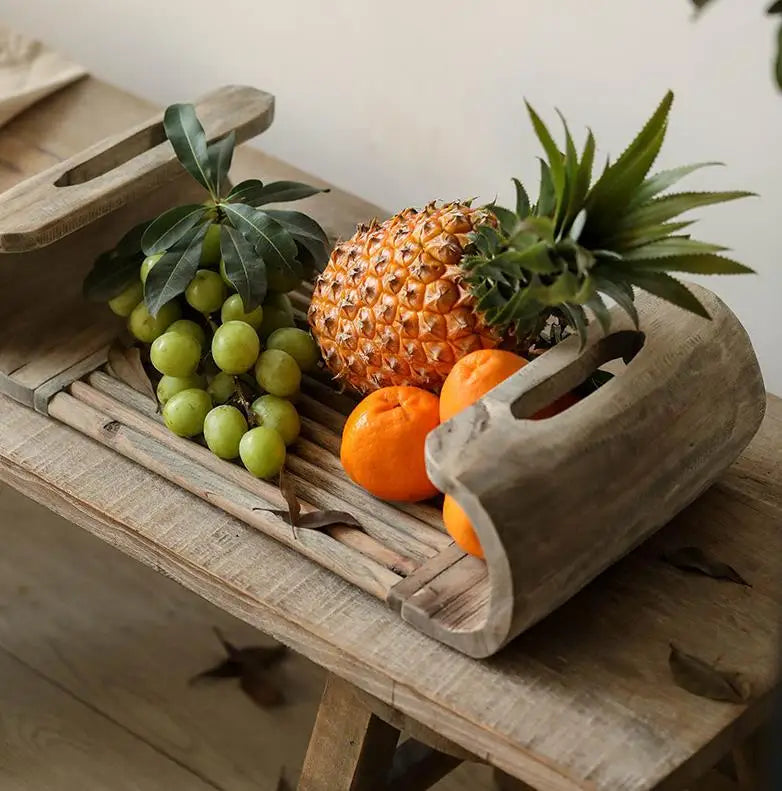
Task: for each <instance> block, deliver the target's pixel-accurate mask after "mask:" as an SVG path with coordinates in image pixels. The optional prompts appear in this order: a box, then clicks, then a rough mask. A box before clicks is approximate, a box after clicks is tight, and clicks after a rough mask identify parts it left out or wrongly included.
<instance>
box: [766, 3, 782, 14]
mask: <svg viewBox="0 0 782 791" xmlns="http://www.w3.org/2000/svg"><path fill="white" fill-rule="evenodd" d="M766 13H767V14H769V15H773V14H782V0H776V2H775V3H772V4H771V5H770V6H769V7H768V8H767V9H766Z"/></svg>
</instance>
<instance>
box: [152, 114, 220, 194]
mask: <svg viewBox="0 0 782 791" xmlns="http://www.w3.org/2000/svg"><path fill="white" fill-rule="evenodd" d="M163 128H164V129H165V130H166V137H167V138H168V139H169V141H170V142H171V145H172V146H173V147H174V153H175V154H176V155H177V159H178V160H179V161H180V162H181V163H182V166H183V167H184V169H185V170H186V171H187V172H188V173H189V174H190V175H191V176H192V177H193V178H194V179H195V180H196V181H197V182H198V183H199V184H200V185H201V186H202V187H204V188H205V189H207V190H208V191H209V193H210V194H211V195H212V197H215V195H216V192H217V190H216V187H215V184H214V183H213V182H212V180H211V178H210V175H209V170H210V168H209V157H208V156H207V151H206V134H205V133H204V127H203V126H201V122H200V121H199V120H198V117H197V116H196V111H195V107H193V105H192V104H172V105H171V106H170V107H168V108H166V112H165V114H164V115H163Z"/></svg>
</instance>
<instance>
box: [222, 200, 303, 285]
mask: <svg viewBox="0 0 782 791" xmlns="http://www.w3.org/2000/svg"><path fill="white" fill-rule="evenodd" d="M220 206H221V208H222V210H223V211H224V212H225V215H226V216H227V217H228V219H229V220H230V221H231V224H232V225H233V226H234V228H236V230H237V231H240V232H241V233H243V234H244V235H245V237H246V238H247V239H248V240H249V241H250V242H251V243H252V244H253V246H254V247H255V249H256V250H257V251H258V253H259V255H260V256H261V258H263V260H264V262H265V263H266V267H267V269H268V268H275V269H277V270H279V271H282V272H286V271H291V270H293V269H295V268H296V243H295V242H294V241H293V237H292V236H291V235H290V234H289V233H288V231H286V230H285V228H283V227H282V225H280V223H279V222H277V220H275V219H274V218H273V217H270V216H269V215H268V214H267V213H266V212H263V211H257V210H256V209H253V208H252V207H251V206H245V205H244V204H241V203H222V204H220Z"/></svg>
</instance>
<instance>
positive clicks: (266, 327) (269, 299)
mask: <svg viewBox="0 0 782 791" xmlns="http://www.w3.org/2000/svg"><path fill="white" fill-rule="evenodd" d="M293 324H294V322H293V307H292V306H291V301H290V300H289V299H288V295H287V294H277V293H275V292H271V293H269V294H267V295H266V300H265V301H264V303H263V321H262V322H261V326H260V328H259V329H258V334H259V335H260V336H261V338H262V339H263V340H266V338H268V337H269V336H270V335H271V334H272V333H273V332H274V331H275V330H278V329H280V327H292V326H293Z"/></svg>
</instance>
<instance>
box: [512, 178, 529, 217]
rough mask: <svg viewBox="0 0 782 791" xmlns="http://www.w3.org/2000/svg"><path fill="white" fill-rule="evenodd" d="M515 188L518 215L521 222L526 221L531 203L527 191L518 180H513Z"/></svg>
mask: <svg viewBox="0 0 782 791" xmlns="http://www.w3.org/2000/svg"><path fill="white" fill-rule="evenodd" d="M512 181H513V186H514V187H515V188H516V214H517V215H518V217H519V219H520V220H523V219H525V218H526V217H528V216H529V213H530V202H529V195H527V190H525V189H524V185H523V184H522V183H521V182H520V181H519V180H518V179H512Z"/></svg>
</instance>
